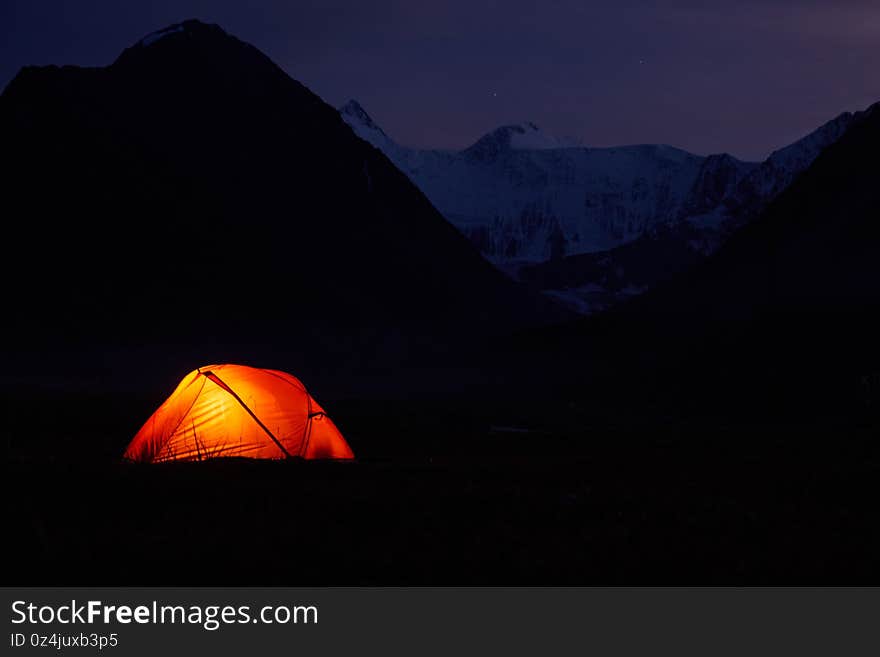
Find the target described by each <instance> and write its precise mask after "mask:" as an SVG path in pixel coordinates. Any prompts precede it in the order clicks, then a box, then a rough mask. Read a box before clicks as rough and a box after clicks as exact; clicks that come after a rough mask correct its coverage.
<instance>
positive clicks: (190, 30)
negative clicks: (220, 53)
mask: <svg viewBox="0 0 880 657" xmlns="http://www.w3.org/2000/svg"><path fill="white" fill-rule="evenodd" d="M172 35H184V36H188V37H193V36H199V35H222V36H228V35H227V34H226V32H224V31H223V28H221V27H220V26H219V25H215V24H211V23H203V22H202V21H200V20H197V19H195V18H191V19H188V20H185V21H183V22H182V23H175V24H173V25H169V26H168V27H165V28H162V29H161V30H156V31H155V32H151V33H150V34H148V35H147V36H145V37H144V38H143V39H141V40H140V41H138V42H137V44H136V45H137V46H140V47H142V48H147V47H149V46H152V45H153V44H154V43H156V42H158V41H160V40H162V39H165V38H167V37H170V36H172Z"/></svg>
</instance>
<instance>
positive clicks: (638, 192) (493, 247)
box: [340, 101, 757, 265]
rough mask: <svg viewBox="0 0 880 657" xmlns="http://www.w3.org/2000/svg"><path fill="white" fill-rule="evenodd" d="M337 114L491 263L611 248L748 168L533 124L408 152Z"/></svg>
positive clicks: (369, 125)
mask: <svg viewBox="0 0 880 657" xmlns="http://www.w3.org/2000/svg"><path fill="white" fill-rule="evenodd" d="M340 112H341V114H342V116H343V118H344V119H345V121H346V122H347V123H348V124H349V125H350V126H351V127H352V129H353V130H354V131H355V133H356V134H358V136H360V137H361V138H362V139H365V140H366V141H368V142H370V143H371V144H372V145H374V146H375V147H377V148H379V149H380V150H381V151H383V152H384V153H385V155H387V156H388V157H389V159H391V160H392V162H394V164H396V165H397V166H398V168H400V169H401V170H402V171H404V172H405V173H406V174H407V175H408V176H409V177H410V178H411V179H412V180H413V182H415V183H416V185H418V186H419V187H420V188H421V189H422V191H423V192H424V193H425V195H426V196H427V197H428V198H429V199H430V200H431V201H432V202H433V203H434V205H435V206H436V207H437V208H438V209H439V210H440V212H441V213H442V214H443V215H444V216H446V218H447V219H448V220H449V221H450V222H452V223H453V224H454V225H455V226H457V227H458V228H459V229H460V230H461V231H462V232H464V233H465V234H466V235H467V236H468V237H469V238H470V239H471V240H472V241H473V242H474V243H475V244H476V245H477V246H478V247H479V248H480V250H481V251H482V252H483V254H484V255H485V256H486V257H487V258H488V259H489V260H491V261H492V262H494V263H496V264H506V265H509V264H517V263H529V262H530V263H535V262H542V261H545V260H549V259H551V258H556V257H561V256H564V255H572V254H579V253H590V252H594V251H601V250H605V249H609V248H613V247H615V246H618V245H620V244H623V243H626V242H628V241H631V240H633V239H635V238H637V237H639V236H640V235H642V234H644V233H645V231H647V230H649V229H651V228H653V227H654V226H658V225H662V224H665V223H668V222H671V221H676V220H678V219H681V218H683V217H684V216H685V215H687V214H689V213H690V214H693V209H696V210H700V209H703V205H705V203H704V198H703V192H702V191H701V192H700V197H699V198H697V199H695V198H694V189H695V187H696V188H697V189H699V190H702V189H703V188H706V193H709V194H715V195H717V193H718V190H717V189H716V188H718V187H719V186H720V187H721V192H722V193H723V192H724V191H726V190H728V189H729V188H733V187H735V186H736V185H737V184H738V183H739V182H740V181H741V180H742V179H743V178H744V177H745V175H746V174H748V173H749V172H750V171H751V170H752V169H754V168H755V167H756V166H757V165H756V164H749V163H744V162H740V161H738V160H736V159H734V158H732V157H729V156H723V157H718V158H715V159H711V158H702V157H699V156H696V155H692V154H690V153H687V152H685V151H682V150H679V149H677V148H672V147H670V146H656V145H640V146H624V147H619V148H584V147H579V146H577V144H576V143H575V142H574V141H572V140H561V139H557V138H554V137H551V136H549V135H547V134H545V133H543V132H542V131H541V130H540V129H538V127H537V126H535V125H534V124H533V123H523V124H520V125H511V126H503V127H501V128H498V129H496V130H494V131H492V132H490V133H489V134H487V135H485V136H483V137H481V138H480V139H479V140H477V142H476V143H474V144H473V145H472V146H470V147H468V148H466V149H465V150H463V151H443V150H417V149H410V148H406V147H403V146H400V145H399V144H397V143H395V142H394V141H393V140H392V139H391V138H389V137H388V135H386V134H385V132H384V131H383V130H382V129H381V128H379V127H378V126H377V125H376V124H375V122H374V121H373V120H372V119H370V117H369V115H368V114H367V113H366V112H365V111H364V109H363V108H362V107H361V106H360V105H359V104H358V103H357V102H356V101H350V102H349V103H347V104H346V105H345V106H343V107H342V108H341V110H340ZM706 209H707V210H710V209H711V208H706Z"/></svg>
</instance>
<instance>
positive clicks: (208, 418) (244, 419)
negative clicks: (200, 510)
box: [125, 365, 354, 463]
mask: <svg viewBox="0 0 880 657" xmlns="http://www.w3.org/2000/svg"><path fill="white" fill-rule="evenodd" d="M221 456H227V457H228V456H246V457H250V458H263V459H279V458H290V457H301V458H306V459H352V458H354V454H353V453H352V451H351V448H350V447H349V446H348V443H347V442H345V438H343V437H342V434H341V433H339V429H337V428H336V425H335V424H333V422H332V421H331V420H330V418H329V417H327V415H326V414H325V413H324V409H323V408H321V406H320V405H319V404H318V402H316V401H315V400H314V399H313V398H312V396H311V395H310V394H309V392H308V391H307V390H306V388H305V386H304V385H303V384H302V383H301V382H300V381H299V379H297V378H296V377H294V376H291V375H290V374H287V373H286V372H281V371H278V370H266V369H258V368H254V367H246V366H244V365H210V366H207V367H200V368H199V369H197V370H195V371H194V372H190V373H189V374H187V375H186V377H184V379H183V381H181V382H180V385H178V386H177V389H176V390H175V391H174V392H173V393H172V395H171V396H170V397H169V398H168V399H167V400H166V401H165V403H163V404H162V405H161V406H160V407H159V408H158V409H157V410H156V412H155V413H153V415H152V416H151V417H150V419H149V420H147V422H146V424H144V426H143V427H141V430H140V431H138V433H137V435H136V436H135V437H134V439H133V440H132V441H131V444H129V446H128V448H127V449H126V450H125V458H127V459H129V460H131V461H137V462H142V463H160V462H163V461H200V460H204V459H209V458H216V457H221Z"/></svg>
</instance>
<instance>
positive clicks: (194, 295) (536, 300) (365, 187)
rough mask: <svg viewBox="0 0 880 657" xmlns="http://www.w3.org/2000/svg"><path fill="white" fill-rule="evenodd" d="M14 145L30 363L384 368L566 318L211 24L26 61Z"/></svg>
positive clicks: (5, 102)
mask: <svg viewBox="0 0 880 657" xmlns="http://www.w3.org/2000/svg"><path fill="white" fill-rule="evenodd" d="M0 141H2V143H3V148H2V152H0V175H2V181H3V186H4V189H3V199H2V203H3V206H4V217H5V219H6V221H5V222H4V223H5V233H6V234H5V236H4V245H5V248H4V257H3V262H4V264H3V269H4V272H3V273H4V277H5V280H6V281H7V290H8V292H7V303H6V308H7V310H6V325H5V327H4V332H5V333H6V337H5V338H4V350H9V351H11V352H12V353H11V354H10V358H12V357H16V358H17V359H18V360H19V361H20V362H19V363H18V365H20V366H21V369H31V368H32V367H33V362H32V359H31V358H30V356H31V355H33V354H36V353H39V354H41V356H42V360H44V361H49V362H51V361H52V358H53V355H55V356H57V358H58V360H57V361H56V362H55V363H54V364H53V365H52V366H51V367H53V368H54V370H55V371H56V372H58V371H68V373H69V371H76V370H78V369H80V368H86V369H88V368H96V367H97V368H98V369H101V370H102V371H103V370H106V371H109V372H115V371H116V370H117V368H122V369H129V370H130V371H136V370H137V369H138V367H140V368H148V367H149V366H150V365H152V364H155V359H156V358H159V354H164V356H163V357H167V358H168V359H169V360H173V361H174V362H176V363H177V364H176V365H175V367H176V368H177V369H175V371H173V372H170V373H168V374H167V376H168V377H169V380H171V379H173V377H175V376H178V375H179V374H180V371H183V370H186V369H189V368H191V367H193V366H198V365H201V364H203V362H202V361H205V360H213V359H221V360H232V359H236V358H237V359H243V360H245V362H253V361H254V360H257V361H258V362H257V363H255V364H259V363H260V362H262V361H264V360H265V361H266V364H267V365H268V364H272V363H275V365H274V366H277V367H284V366H286V367H291V368H293V369H294V370H295V371H297V372H298V373H302V374H301V375H302V376H308V375H309V373H311V374H312V375H314V376H320V375H324V374H326V373H327V372H329V371H334V372H338V371H344V372H346V373H352V372H356V371H359V370H370V371H386V370H387V369H388V368H389V367H391V366H392V365H393V364H394V363H398V364H399V363H401V362H420V359H423V358H424V357H426V354H429V353H440V354H442V353H444V352H446V351H450V350H453V351H454V350H455V349H456V348H457V346H456V345H460V344H462V343H479V341H480V340H482V339H485V338H486V337H487V336H491V335H493V334H495V333H498V332H503V331H507V330H510V329H513V328H515V327H517V326H522V325H523V324H529V323H531V322H535V321H546V320H548V319H553V318H554V317H555V318H558V317H560V316H562V315H561V314H560V312H559V311H557V309H556V308H555V307H554V306H553V305H552V304H551V303H549V302H547V301H546V300H545V299H542V298H540V297H539V295H536V294H535V295H530V294H529V293H525V292H523V291H522V290H520V289H518V288H517V287H516V286H515V285H514V284H512V283H511V282H510V281H509V280H507V279H506V278H505V277H504V276H503V275H501V274H500V273H499V272H497V271H496V270H495V269H494V268H493V267H492V266H491V265H489V264H488V263H486V262H485V261H484V260H483V259H482V258H481V257H480V255H479V253H478V252H477V251H476V249H474V248H473V247H472V246H471V245H470V244H469V243H468V242H467V241H466V239H465V238H463V237H462V236H461V235H460V234H459V233H458V232H457V231H456V230H455V229H454V228H453V227H452V226H450V225H449V224H448V223H447V222H446V221H445V220H444V219H443V218H442V217H441V216H440V214H439V213H438V212H437V211H436V210H435V209H434V208H433V207H432V206H431V204H430V203H429V202H428V201H427V200H426V199H425V197H424V196H423V195H422V193H421V192H419V190H418V189H417V188H416V187H415V186H414V185H413V184H412V183H411V182H410V181H409V180H408V179H407V178H406V176H404V175H403V174H402V173H400V172H399V171H398V170H397V169H396V168H395V167H394V166H393V165H392V164H391V163H390V162H389V161H388V160H387V159H386V158H385V156H384V155H382V154H381V153H380V152H379V151H377V150H376V149H374V148H372V147H371V146H369V145H368V144H366V143H364V142H363V141H361V140H360V139H358V138H357V137H356V136H355V135H353V134H352V132H351V130H349V129H348V127H347V126H346V125H345V123H343V121H342V119H341V118H340V117H339V114H338V112H337V111H336V110H335V109H334V108H332V107H330V106H329V105H327V104H325V103H324V102H323V101H322V100H321V99H320V98H318V97H317V96H316V95H315V94H313V93H311V92H310V91H309V90H308V89H306V88H305V87H304V86H303V85H301V84H300V83H298V82H296V81H295V80H293V79H291V78H290V77H289V76H288V75H287V74H286V73H285V72H284V71H282V70H281V69H280V68H279V67H278V66H276V65H275V64H274V63H273V62H272V61H270V60H269V59H268V58H267V57H266V56H265V55H263V54H262V53H261V52H260V51H258V50H257V49H256V48H254V47H253V46H250V45H248V44H246V43H243V42H241V41H239V40H238V39H236V38H234V37H232V36H229V35H228V34H226V33H225V32H224V31H223V30H222V29H221V28H219V27H217V26H214V25H206V24H203V23H200V22H198V21H187V22H184V23H182V24H180V25H175V26H172V27H170V28H168V29H166V30H163V31H161V32H158V33H155V34H153V35H150V36H149V37H146V38H145V39H143V40H142V41H140V42H139V43H137V44H135V45H133V46H132V47H130V48H128V49H126V50H125V51H124V52H123V53H122V55H121V56H120V57H119V58H118V59H117V60H116V61H115V62H114V63H113V64H112V65H111V66H108V67H106V68H78V67H70V66H64V67H57V66H49V67H39V68H35V67H28V68H25V69H23V70H22V71H21V72H20V73H19V75H18V76H17V77H16V78H15V79H14V80H13V81H12V82H11V83H10V84H9V85H8V87H7V88H6V89H5V91H4V93H3V95H2V97H0ZM114 349H115V350H117V351H118V353H115V352H114ZM92 351H94V353H95V354H97V356H95V357H91V356H89V354H90V353H91V352H92ZM111 353H115V355H114V356H110V354H111ZM147 354H149V355H147ZM184 356H185V358H186V362H185V363H184V362H181V361H182V360H183V359H184ZM74 357H75V358H79V359H80V360H78V361H76V360H71V358H74ZM101 361H104V362H103V363H101V364H98V363H99V362H101ZM107 361H112V362H107ZM85 363H88V365H86V364H85ZM166 366H167V365H166ZM13 369H14V368H13ZM178 369H179V370H180V371H177V370H178ZM7 373H8V372H7ZM112 377H115V379H118V378H119V375H118V374H113V375H112ZM135 378H136V377H135ZM116 383H118V381H116Z"/></svg>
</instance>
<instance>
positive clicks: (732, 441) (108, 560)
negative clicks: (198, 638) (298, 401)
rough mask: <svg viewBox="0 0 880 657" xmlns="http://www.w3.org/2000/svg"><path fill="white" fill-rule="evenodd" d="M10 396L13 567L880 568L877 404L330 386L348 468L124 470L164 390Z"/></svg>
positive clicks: (497, 571) (265, 572)
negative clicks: (724, 402)
mask: <svg viewBox="0 0 880 657" xmlns="http://www.w3.org/2000/svg"><path fill="white" fill-rule="evenodd" d="M53 394H56V395H57V393H53ZM62 399H63V400H64V401H62ZM5 400H6V401H5V403H6V404H7V408H6V409H5V412H6V417H8V418H10V417H11V418H15V420H14V422H15V424H16V425H17V426H9V425H7V428H6V431H5V432H4V433H6V440H5V442H6V445H5V447H6V448H7V453H8V456H9V463H10V467H9V468H8V470H7V472H8V475H7V478H6V485H7V493H6V496H5V500H6V504H7V520H6V522H5V532H4V539H3V540H4V543H5V546H4V547H5V550H4V551H5V552H6V553H7V554H9V555H10V557H11V558H9V559H7V564H13V566H12V567H10V568H8V569H7V572H6V577H5V579H6V582H7V584H50V583H51V584H81V585H103V584H108V585H109V584H114V585H148V584H175V585H190V584H192V585H196V584H208V585H218V584H241V585H334V584H378V585H390V584H433V585H447V584H448V585H454V584H490V583H493V584H505V585H509V584H624V583H633V584H634V583H639V584H645V583H658V584H659V583H667V584H709V583H725V584H732V583H751V584H759V583H773V584H778V583H798V584H805V583H811V584H812V583H836V584H841V583H853V584H856V583H858V584H861V583H867V582H875V583H876V582H878V581H880V576H878V575H880V560H878V559H877V554H880V509H878V504H877V502H878V490H880V485H878V482H880V441H878V432H877V424H876V423H874V422H872V421H871V420H870V417H871V416H865V417H843V416H829V417H824V418H823V417H821V416H819V415H817V414H814V415H813V416H812V417H811V419H810V420H809V421H807V420H803V421H798V420H792V419H787V420H780V419H779V418H776V419H773V420H769V419H767V418H766V417H763V418H762V417H760V416H756V417H753V418H749V417H748V414H747V413H741V414H739V415H738V416H737V418H736V419H735V420H732V421H731V420H726V419H724V418H722V417H698V416H693V415H692V416H691V417H687V418H684V417H677V418H671V417H664V416H663V415H662V414H660V413H655V414H653V416H652V417H650V414H649V413H645V414H641V415H638V416H634V415H626V413H624V412H623V411H621V412H620V413H618V412H617V411H609V410H608V409H597V408H591V407H590V406H589V405H587V406H581V407H577V408H575V407H572V406H571V405H570V404H568V405H566V406H564V407H563V406H560V407H553V405H552V404H549V405H548V404H546V403H542V404H540V405H536V406H535V407H531V408H529V405H528V404H522V403H520V404H517V405H506V406H504V405H502V406H498V405H495V406H493V405H490V406H489V407H481V408H479V409H477V410H473V409H466V408H464V407H462V406H461V405H456V404H454V403H446V402H434V403H431V404H417V403H414V402H407V403H405V404H403V403H392V402H386V403H378V402H374V403H366V402H360V403H352V402H336V403H335V404H330V403H329V402H328V403H327V408H328V410H329V412H330V413H331V415H332V416H333V417H334V418H335V419H336V421H337V423H338V424H339V426H340V427H341V429H342V431H343V432H344V433H345V434H346V436H347V437H348V438H349V441H350V442H351V444H352V447H353V448H354V450H355V452H356V454H357V455H358V457H359V460H358V462H356V463H283V462H253V461H245V460H240V461H239V460H225V461H214V462H206V463H196V464H175V465H166V466H134V465H126V464H123V463H120V462H118V460H117V459H118V455H119V454H121V452H122V450H123V449H124V447H125V445H126V443H127V441H128V439H129V437H130V435H132V434H133V433H134V431H135V430H136V429H137V428H138V426H139V423H140V422H141V421H142V419H144V418H145V417H146V415H148V414H149V412H150V410H151V406H152V405H154V404H155V403H157V401H160V400H152V399H151V400H146V399H145V400H140V401H137V402H133V401H131V400H130V399H129V400H127V401H123V400H119V399H109V398H100V397H82V398H79V399H77V401H75V402H74V401H72V400H71V397H70V396H69V395H64V396H60V395H59V396H57V397H56V398H54V399H49V398H46V397H43V398H42V399H38V398H30V399H24V398H15V397H14V396H9V395H7V396H6V397H5ZM133 417H136V418H137V421H134V422H133V423H132V420H131V418H133ZM866 417H867V418H868V419H866ZM25 427H27V429H26V430H25ZM65 427H67V429H66V430H65ZM572 427H578V428H576V429H574V428H572ZM526 430H528V431H526Z"/></svg>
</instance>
